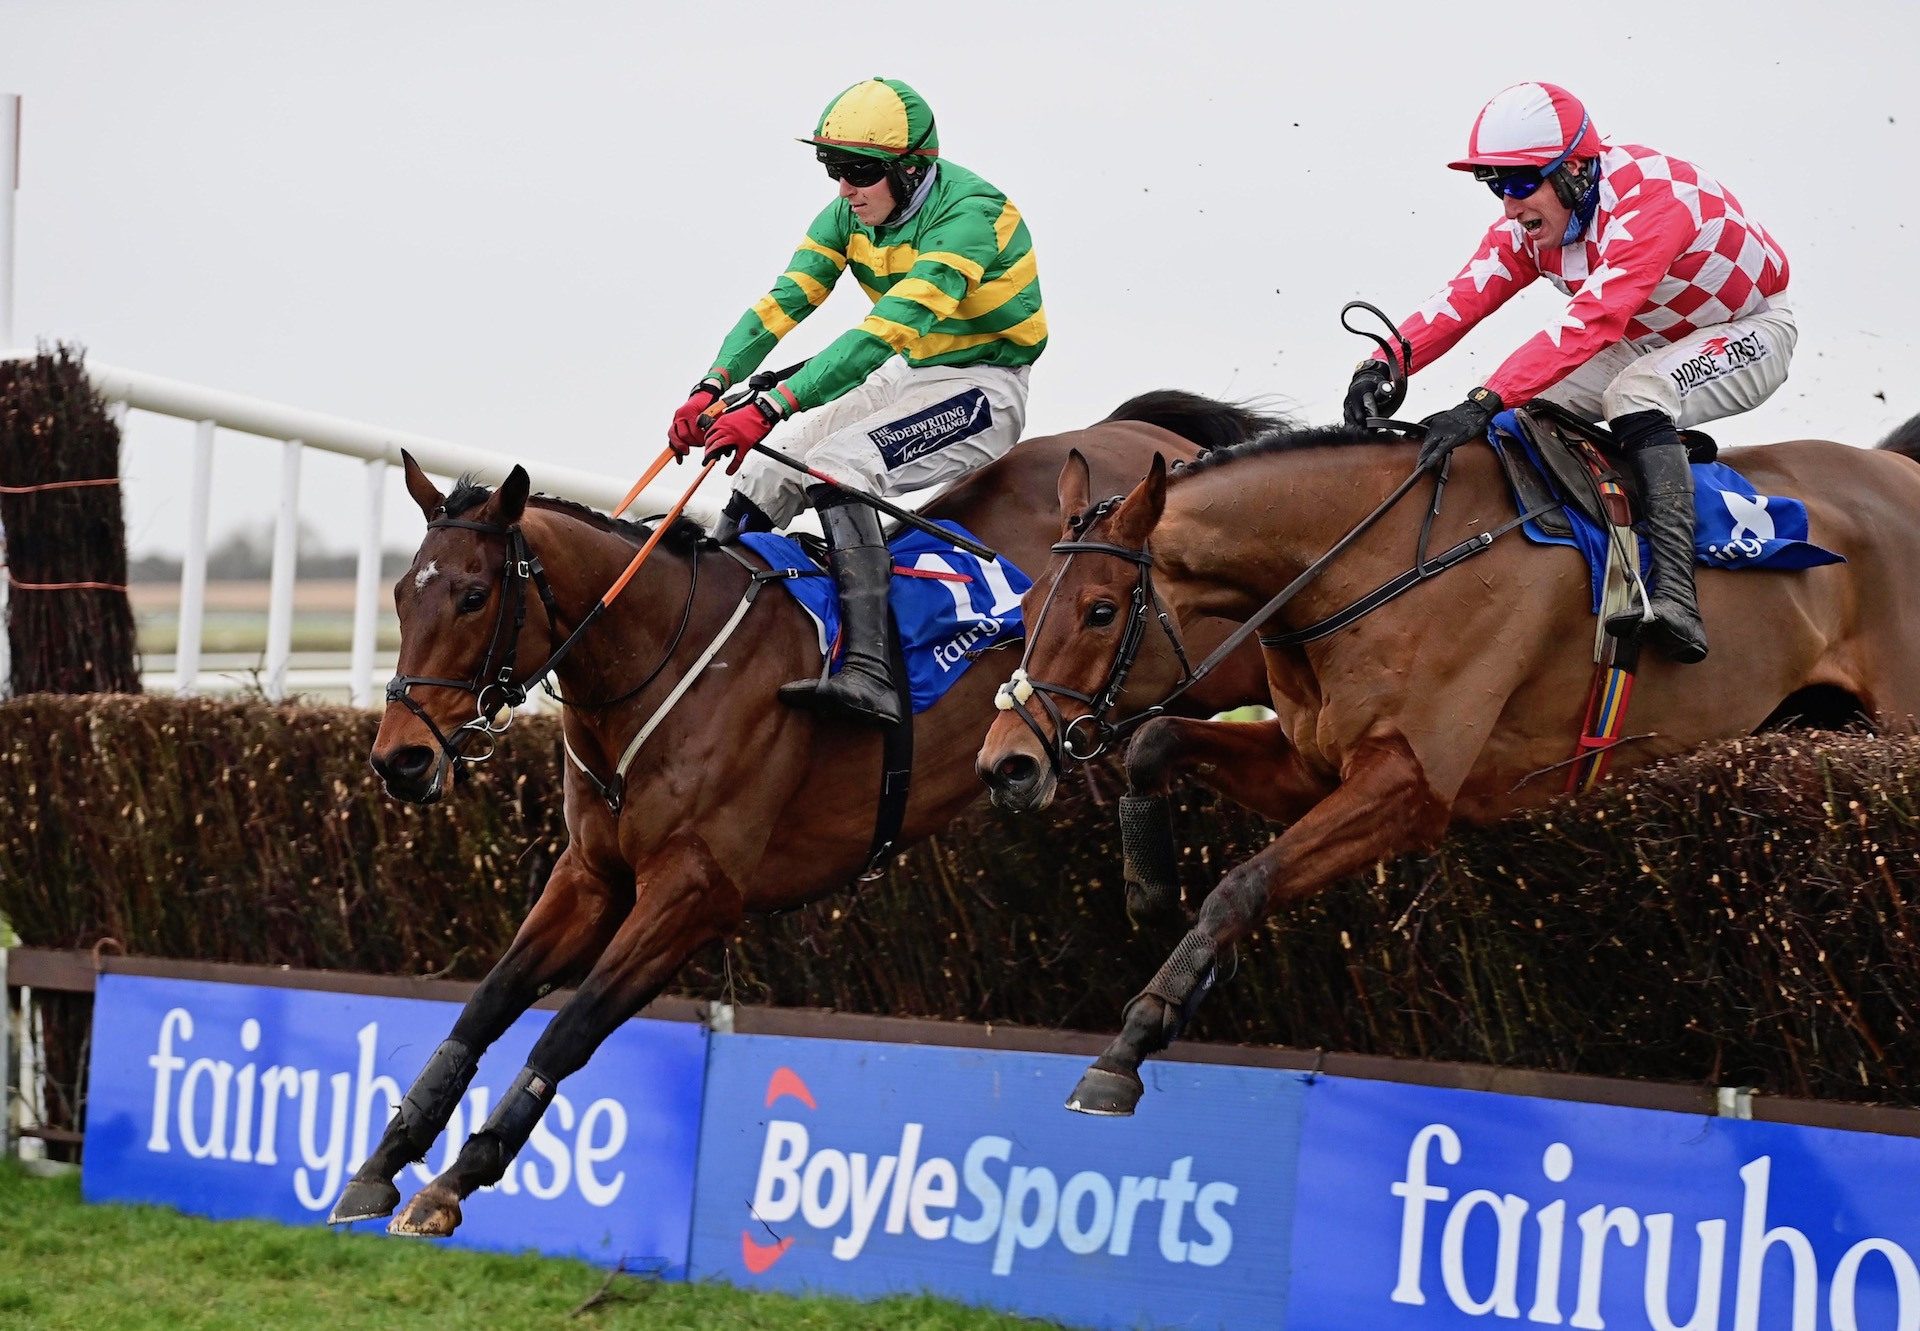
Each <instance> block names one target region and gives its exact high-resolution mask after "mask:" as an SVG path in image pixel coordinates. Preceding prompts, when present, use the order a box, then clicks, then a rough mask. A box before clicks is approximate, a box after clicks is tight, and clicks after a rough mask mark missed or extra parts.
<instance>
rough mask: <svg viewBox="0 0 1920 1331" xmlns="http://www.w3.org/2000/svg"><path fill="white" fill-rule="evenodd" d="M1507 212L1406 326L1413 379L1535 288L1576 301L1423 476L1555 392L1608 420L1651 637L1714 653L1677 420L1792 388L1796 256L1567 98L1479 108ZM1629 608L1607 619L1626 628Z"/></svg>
mask: <svg viewBox="0 0 1920 1331" xmlns="http://www.w3.org/2000/svg"><path fill="white" fill-rule="evenodd" d="M1448 165H1449V166H1450V167H1451V168H1452V169H1453V170H1456V171H1471V172H1473V174H1474V177H1475V179H1477V180H1480V181H1483V182H1484V183H1486V184H1487V185H1488V186H1489V187H1490V188H1491V189H1492V190H1493V192H1494V194H1495V196H1496V197H1498V198H1499V199H1500V201H1501V204H1502V210H1503V215H1502V217H1501V218H1500V220H1499V221H1497V222H1495V223H1494V224H1493V225H1492V226H1491V227H1490V228H1488V230H1487V233H1486V236H1485V238H1484V239H1483V240H1482V241H1481V243H1480V248H1479V250H1478V252H1476V253H1475V255H1474V256H1473V259H1472V261H1471V262H1469V263H1468V264H1467V266H1466V267H1465V268H1463V269H1461V270H1460V273H1459V275H1458V276H1457V277H1455V278H1454V279H1453V280H1452V281H1451V282H1449V283H1448V284H1447V285H1446V286H1445V287H1443V288H1441V289H1440V290H1439V291H1437V292H1435V293H1434V295H1433V296H1432V297H1431V298H1430V299H1429V300H1428V301H1427V303H1426V304H1424V305H1422V306H1421V307H1420V308H1419V309H1418V310H1417V311H1415V312H1414V313H1413V314H1412V315H1410V316H1408V318H1407V319H1406V320H1405V321H1404V322H1403V323H1402V324H1401V325H1400V333H1401V335H1402V336H1403V337H1404V338H1405V339H1406V340H1407V342H1408V344H1409V345H1410V346H1411V347H1412V350H1413V361H1412V365H1411V366H1410V367H1409V369H1410V370H1413V371H1418V370H1420V369H1422V368H1423V367H1425V366H1426V365H1428V364H1431V363H1432V362H1433V361H1435V360H1437V359H1438V358H1439V357H1440V356H1441V355H1443V354H1444V353H1445V352H1446V351H1447V350H1448V348H1450V347H1452V346H1453V345H1454V343H1456V342H1458V341H1459V340H1460V338H1461V337H1462V336H1463V335H1465V333H1466V331H1467V330H1468V329H1469V328H1471V327H1473V325H1474V324H1476V323H1478V322H1479V321H1480V320H1481V319H1484V318H1485V317H1486V316H1487V315H1489V314H1491V313H1493V311H1495V310H1497V309H1499V308H1500V306H1502V305H1503V304H1505V303H1506V301H1507V300H1508V298H1509V297H1511V296H1512V295H1514V293H1516V292H1518V291H1519V290H1520V289H1521V288H1522V287H1525V286H1526V285H1527V284H1528V283H1530V282H1532V281H1533V280H1534V279H1535V278H1539V277H1544V278H1546V279H1547V281H1549V282H1551V283H1552V284H1553V285H1554V286H1555V287H1556V288H1558V289H1559V291H1560V293H1561V294H1562V295H1564V296H1567V297H1568V298H1569V299H1568V302H1567V305H1566V308H1565V309H1563V310H1561V311H1560V312H1559V313H1558V314H1557V315H1556V316H1555V317H1554V318H1553V320H1552V321H1551V322H1550V323H1549V324H1548V325H1547V326H1546V328H1544V329H1542V330H1541V331H1540V332H1538V333H1535V334H1534V335H1533V336H1532V337H1530V338H1529V339H1527V341H1526V342H1525V343H1523V344H1522V345H1521V347H1520V349H1519V350H1518V351H1516V352H1514V353H1513V354H1512V355H1511V356H1509V357H1508V358H1507V359H1506V360H1505V361H1503V362H1502V363H1501V365H1500V367H1499V368H1498V369H1496V370H1495V371H1494V372H1493V374H1492V375H1491V376H1490V377H1489V378H1488V379H1487V381H1486V383H1485V384H1484V385H1482V386H1481V387H1479V388H1476V389H1474V390H1473V392H1471V393H1469V394H1468V395H1467V399H1466V401H1465V402H1463V403H1461V405H1459V406H1457V407H1454V408H1452V409H1451V410H1449V411H1445V412H1442V413H1440V414H1439V415H1438V416H1435V417H1433V418H1432V419H1430V420H1429V421H1428V423H1427V424H1428V433H1427V437H1426V440H1425V443H1424V445H1423V447H1422V449H1421V454H1420V459H1421V463H1422V465H1423V466H1438V465H1439V459H1441V458H1443V457H1445V456H1446V454H1447V453H1448V452H1449V451H1451V450H1452V449H1453V448H1455V447H1457V446H1459V445H1460V444H1462V443H1464V442H1466V441H1467V440H1470V439H1484V438H1485V437H1486V430H1487V424H1488V422H1489V421H1490V420H1491V419H1492V417H1493V416H1494V415H1495V414H1496V413H1498V412H1499V411H1501V410H1503V409H1504V407H1505V405H1507V404H1512V405H1514V406H1518V405H1520V404H1521V403H1523V402H1526V401H1527V400H1529V399H1531V398H1536V397H1538V398H1545V399H1547V400H1548V401H1551V402H1555V403H1557V404H1559V405H1561V406H1563V407H1566V408H1568V409H1569V410H1571V411H1573V412H1575V413H1577V414H1579V415H1581V416H1584V417H1585V418H1587V419H1588V420H1595V421H1597V420H1601V419H1604V420H1606V421H1608V422H1609V423H1610V424H1611V426H1612V429H1613V435H1614V438H1615V439H1616V440H1617V441H1618V443H1619V445H1620V447H1621V449H1622V450H1623V451H1624V453H1625V454H1626V456H1627V457H1628V459H1629V460H1630V461H1631V462H1632V464H1633V466H1634V468H1635V470H1636V471H1637V472H1638V474H1639V477H1640V482H1641V486H1642V489H1643V491H1644V494H1645V497H1646V508H1647V528H1648V532H1647V534H1648V539H1649V541H1650V543H1651V545H1652V548H1653V573H1654V590H1653V592H1652V599H1651V605H1650V607H1648V609H1649V610H1650V619H1649V620H1647V622H1646V623H1645V628H1646V630H1647V634H1648V637H1649V640H1650V641H1652V642H1653V643H1654V644H1655V645H1656V646H1658V647H1659V648H1661V650H1663V651H1664V652H1665V653H1666V654H1667V655H1668V656H1670V657H1672V658H1673V659H1674V660H1676V661H1683V662H1690V661H1698V660H1700V659H1701V658H1702V657H1704V656H1705V655H1706V654H1707V641H1706V631H1705V629H1704V627H1703V626H1702V625H1701V623H1700V611H1699V608H1698V605H1697V602H1696V600H1695V596H1694V586H1693V499H1692V496H1693V478H1692V473H1691V472H1690V471H1689V470H1688V467H1687V458H1686V448H1685V446H1684V445H1683V444H1682V443H1681V441H1680V439H1679V436H1678V433H1677V427H1683V426H1692V425H1698V424H1701V423H1702V422H1705V421H1711V420H1716V419H1718V418H1720V417H1722V416H1731V415H1733V414H1735V413H1737V412H1742V411H1748V410H1751V409H1752V408H1754V407H1757V406H1759V405H1760V404H1761V403H1762V402H1764V401H1766V400H1767V398H1769V397H1770V396H1772V394H1773V392H1774V390H1775V389H1777V388H1779V387H1780V385H1781V384H1782V383H1783V382H1785V380H1786V377H1787V366H1788V364H1789V363H1790V362H1791V360H1792V359H1793V348H1794V343H1795V341H1796V340H1797V338H1798V330H1797V328H1796V327H1795V324H1794V320H1793V314H1792V312H1791V311H1790V310H1789V309H1788V307H1787V305H1786V302H1785V299H1784V297H1785V293H1786V289H1787V260H1786V256H1785V254H1784V253H1782V252H1781V249H1780V247H1779V246H1778V245H1777V244H1775V243H1774V241H1773V238H1772V237H1771V236H1769V235H1768V234H1767V233H1766V231H1765V230H1763V229H1762V228H1761V227H1760V225H1759V223H1757V222H1755V221H1753V220H1752V219H1751V218H1749V217H1748V216H1747V214H1746V212H1745V211H1744V210H1743V209H1742V208H1741V206H1740V201H1739V200H1738V199H1736V198H1735V197H1734V196H1733V194H1732V192H1731V191H1729V190H1728V189H1726V188H1725V187H1724V186H1723V185H1721V184H1720V183H1719V182H1718V181H1716V180H1714V179H1713V178H1712V177H1711V176H1709V175H1707V174H1706V172H1704V171H1702V170H1700V169H1699V168H1698V167H1696V166H1694V165H1693V164H1691V163H1689V162H1683V161H1681V160H1680V159H1679V158H1677V157H1669V156H1667V155H1665V154H1664V153H1658V152H1655V151H1654V150H1653V149H1651V148H1643V147H1639V146H1636V145H1633V144H1615V143H1609V142H1606V141H1605V140H1603V139H1602V138H1601V136H1600V131H1599V129H1598V128H1597V127H1596V126H1595V125H1594V123H1593V119H1592V117H1591V116H1590V115H1589V114H1588V113H1587V110H1586V108H1585V107H1584V106H1582V105H1581V104H1580V102H1579V101H1578V100H1577V99H1576V98H1575V97H1574V96H1573V95H1572V94H1571V93H1569V92H1567V91H1566V90H1565V89H1564V88H1559V87H1556V86H1554V85H1553V84H1551V83H1519V84H1515V85H1514V86H1513V87H1511V88H1508V89H1506V90H1505V91H1503V92H1501V93H1500V94H1499V95H1498V96H1496V97H1495V98H1494V99H1493V100H1492V101H1490V102H1488V103H1487V104H1486V106H1485V107H1484V108H1482V109H1481V112H1480V115H1479V117H1478V118H1477V119H1476V120H1475V121H1474V125H1473V131H1472V133H1471V134H1470V135H1469V136H1468V140H1467V154H1466V156H1464V157H1462V158H1461V159H1460V160H1458V161H1456V162H1450V163H1448ZM1386 378H1387V367H1386V363H1385V362H1384V361H1383V360H1381V359H1379V358H1378V357H1374V358H1370V359H1369V360H1366V361H1363V362H1361V364H1360V367H1359V369H1358V370H1356V371H1355V374H1354V378H1353V383H1352V385H1351V387H1350V388H1349V389H1348V393H1347V400H1346V414H1347V418H1348V420H1349V422H1350V423H1354V424H1358V423H1359V421H1360V420H1361V419H1362V418H1364V417H1365V416H1366V415H1368V414H1370V410H1369V401H1368V400H1369V399H1370V398H1371V397H1373V396H1374V395H1375V394H1376V393H1377V391H1378V390H1379V388H1380V386H1381V384H1382V383H1383V382H1384V381H1385V380H1386ZM1646 618H1647V617H1646V616H1644V615H1643V612H1642V610H1641V609H1640V608H1638V607H1636V608H1635V609H1634V610H1633V611H1631V612H1630V613H1629V614H1626V615H1622V616H1619V617H1618V620H1617V622H1616V623H1615V624H1612V625H1610V627H1613V628H1615V629H1616V631H1620V632H1631V631H1633V628H1634V626H1636V625H1639V624H1641V623H1642V622H1643V619H1646Z"/></svg>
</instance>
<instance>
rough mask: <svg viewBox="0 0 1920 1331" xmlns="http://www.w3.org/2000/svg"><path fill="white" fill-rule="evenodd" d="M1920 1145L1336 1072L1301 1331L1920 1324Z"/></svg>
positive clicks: (1313, 1202) (1307, 1147)
mask: <svg viewBox="0 0 1920 1331" xmlns="http://www.w3.org/2000/svg"><path fill="white" fill-rule="evenodd" d="M1916 1195H1920V1140H1914V1139H1910V1138H1905V1137H1888V1136H1877V1135H1874V1134H1871V1133H1859V1132H1838V1131H1832V1130H1829V1129H1822V1128H1806V1127H1796V1126H1788V1125H1784V1124H1771V1123H1754V1122H1746V1121H1742V1120H1737V1119H1729V1118H1715V1117H1709V1116H1703V1115H1696V1114H1677V1113H1668V1112H1663V1111H1658V1110H1648V1109H1625V1108H1619V1107H1615V1106H1608V1105H1588V1104H1578V1103H1573V1102H1569V1101H1560V1100H1542V1099H1532V1098H1526V1097H1520V1096H1508V1095H1491V1094H1485V1093H1481V1092H1474V1091H1455V1090H1439V1089H1435V1088H1432V1087H1423V1086H1404V1085H1394V1084H1389V1083H1384V1082H1368V1081H1356V1080H1348V1079H1345V1078H1339V1077H1324V1078H1320V1079H1319V1080H1318V1081H1317V1082H1316V1083H1315V1084H1314V1085H1313V1086H1312V1087H1311V1088H1310V1089H1309V1090H1308V1093H1307V1112H1306V1129H1305V1132H1304V1134H1303V1136H1302V1139H1301V1153H1300V1173H1299V1192H1298V1197H1297V1202H1296V1210H1295V1224H1294V1263H1293V1265H1294V1272H1295V1276H1294V1286H1293V1290H1292V1295H1291V1306H1292V1308H1293V1318H1292V1320H1291V1322H1290V1323H1289V1326H1290V1328H1291V1331H1347V1329H1348V1328H1352V1327H1368V1328H1377V1329H1378V1331H1403V1329H1404V1331H1413V1329H1414V1328H1419V1331H1453V1329H1455V1328H1458V1329H1460V1331H1464V1329H1465V1328H1486V1327H1491V1326H1499V1325H1503V1324H1512V1323H1516V1322H1517V1323H1521V1324H1525V1325H1544V1326H1569V1327H1580V1328H1596V1329H1597V1328H1609V1329H1610V1331H1641V1329H1643V1328H1645V1329H1649V1331H1676V1329H1680V1331H1722V1329H1723V1328H1725V1329H1726V1331H1883V1329H1884V1331H1896V1328H1898V1329H1899V1331H1911V1329H1912V1328H1916V1327H1920V1265H1916V1258H1920V1205H1917V1204H1916V1202H1915V1197H1916Z"/></svg>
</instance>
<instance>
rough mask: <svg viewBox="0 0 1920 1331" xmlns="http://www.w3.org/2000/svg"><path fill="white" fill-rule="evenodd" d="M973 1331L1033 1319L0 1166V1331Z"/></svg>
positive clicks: (9, 1164)
mask: <svg viewBox="0 0 1920 1331" xmlns="http://www.w3.org/2000/svg"><path fill="white" fill-rule="evenodd" d="M409 1322H421V1323H431V1324H432V1325H434V1326H436V1327H441V1328H447V1329H448V1331H457V1329H458V1328H474V1331H502V1328H509V1327H511V1328H521V1327H556V1328H583V1329H584V1328H592V1329H594V1331H599V1329H600V1328H621V1329H622V1331H667V1329H668V1328H674V1329H675V1331H679V1329H681V1328H684V1329H685V1331H696V1329H697V1331H709V1329H711V1331H748V1329H749V1328H753V1329H755V1331H760V1329H762V1328H769V1329H770V1328H779V1329H780V1331H786V1329H787V1328H820V1331H828V1329H829V1328H831V1329H832V1331H841V1329H842V1328H855V1329H857V1328H874V1331H881V1329H882V1328H885V1329H886V1331H894V1329H895V1328H912V1329H913V1331H976V1329H984V1328H989V1327H1016V1326H1025V1327H1032V1326H1034V1325H1036V1324H1035V1323H1032V1322H1028V1321H1024V1320H1022V1319H1019V1318H1014V1317H1008V1316H1005V1315H1003V1314H997V1313H990V1312H983V1311H980V1310H977V1309H971V1308H964V1307H961V1306H959V1305H957V1304H951V1303H945V1302H941V1301H939V1300H936V1299H932V1298H925V1297H922V1298H894V1299H887V1300H884V1301H881V1302H877V1303H857V1302H853V1301H851V1300H846V1299H833V1298H805V1299H802V1298H792V1297H788V1296H786V1295H781V1294H762V1293H749V1292H747V1291H743V1290H738V1289H734V1288H732V1287H731V1286H727V1285H720V1284H691V1285H689V1284H666V1283H661V1282H657V1281H649V1280H644V1279H641V1278H638V1277H633V1276H626V1275H620V1276H615V1277H613V1278H612V1279H611V1280H609V1277H608V1274H607V1272H606V1271H604V1270H601V1269H599V1268H597V1267H593V1266H589V1265H587V1264H585V1263H582V1262H571V1261H559V1260H555V1259H551V1258H544V1257H536V1256H532V1255H526V1256H505V1255H501V1254H493V1253H478V1252H468V1251H465V1250H462V1249H457V1248H446V1247H437V1246H433V1245H430V1244H426V1243H399V1242H394V1241H391V1240H387V1239H383V1238H380V1237H378V1236H376V1235H362V1234H344V1233H342V1234H336V1233H331V1232H329V1231H326V1230H321V1229H293V1228H287V1227H283V1226H280V1225H272V1224H265V1223H259V1222H253V1221H225V1222H220V1223H215V1222H213V1221H210V1220H200V1219H195V1218H193V1217H190V1216H183V1215H180V1214H179V1213H177V1212H174V1211H169V1210H166V1209H164V1208H161V1207H153V1206H88V1205H85V1204H84V1203H83V1202H82V1201H81V1200H80V1180H79V1178H78V1177H77V1176H74V1175H68V1176H65V1177H60V1178H39V1177H35V1176H32V1175H29V1174H27V1173H25V1172H23V1171H22V1170H21V1169H20V1168H19V1166H17V1165H16V1164H14V1163H13V1162H12V1161H8V1160H0V1326H5V1327H9V1328H14V1327H18V1328H23V1329H25V1328H35V1329H36V1331H37V1329H40V1328H45V1329H47V1331H54V1329H56V1328H72V1329H73V1331H81V1329H82V1328H84V1329H85V1331H95V1329H96V1328H114V1329H116V1331H117V1329H118V1328H129V1329H136V1331H137V1329H138V1328H155V1329H156V1331H158V1329H159V1328H166V1329H167V1331H181V1329H184V1328H226V1327H231V1328H234V1329H235V1331H255V1329H256V1328H259V1327H324V1328H326V1329H327V1331H350V1329H351V1328H355V1327H381V1328H386V1327H391V1326H394V1325H398V1324H403V1323H409Z"/></svg>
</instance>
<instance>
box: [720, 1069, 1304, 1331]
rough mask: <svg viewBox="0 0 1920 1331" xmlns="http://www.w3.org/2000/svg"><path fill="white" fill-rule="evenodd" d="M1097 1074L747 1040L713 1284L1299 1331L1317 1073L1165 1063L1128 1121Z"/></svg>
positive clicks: (731, 1125) (732, 1074)
mask: <svg viewBox="0 0 1920 1331" xmlns="http://www.w3.org/2000/svg"><path fill="white" fill-rule="evenodd" d="M1086 1062H1087V1060H1086V1059H1084V1058H1078V1057H1073V1058H1069V1057H1065V1056H1062V1055H1057V1054H1015V1053H1005V1052H995V1051H990V1050H968V1049H944V1048H936V1047H931V1046H924V1045H872V1044H859V1043H851V1042H846V1041H839V1040H810V1039H786V1038H779V1037H772V1036H745V1035H742V1036H730V1037H724V1038H720V1039H717V1040H715V1042H714V1045H713V1054H712V1058H711V1060H710V1062H709V1066H708V1083H707V1087H708V1094H707V1118H706V1124H705V1127H704V1130H703V1135H702V1139H701V1146H700V1191H699V1198H698V1204H697V1206H696V1209H695V1213H694V1237H693V1253H692V1264H691V1273H692V1275H693V1276H694V1277H695V1278H704V1277H716V1276H717V1277H719V1278H721V1279H723V1280H726V1281H729V1282H731V1283H734V1284H738V1285H744V1286H747V1287H768V1286H774V1287H779V1288H783V1289H789V1290H803V1289H813V1290H828V1291H833V1292H838V1293H844V1294H851V1295H856V1296H863V1297H871V1296H877V1295H881V1294H887V1293H895V1292H917V1291H921V1290H928V1291H932V1292H934V1293H938V1294H941V1295H944V1296H946V1297H950V1298H955V1299H960V1300H963V1301H965V1302H968V1303H973V1304H980V1305H985V1306H991V1307H997V1308H1002V1309H1007V1310H1009V1311H1014V1312H1019V1313H1024V1314H1027V1315H1030V1316H1041V1317H1050V1318H1057V1319H1060V1320H1062V1321H1065V1322H1068V1323H1071V1324H1073V1325H1075V1326H1089V1325H1091V1326H1112V1327H1148V1326H1179V1327H1236V1328H1245V1327H1277V1326H1281V1325H1284V1324H1285V1320H1286V1308H1287V1294H1286V1290H1287V1279H1288V1270H1287V1253H1288V1248H1289V1242H1290V1231H1291V1228H1292V1224H1293V1205H1292V1198H1293V1169H1294V1155H1295V1146H1296V1137H1297V1131H1298V1124H1299V1118H1300V1100H1301V1091H1302V1085H1303V1083H1302V1079H1301V1078H1300V1077H1298V1076H1296V1075H1294V1074H1291V1073H1284V1072H1275V1071H1271V1070H1267V1069H1254V1068H1232V1067H1221V1066H1200V1065H1195V1064H1179V1063H1163V1062H1150V1063H1149V1064H1147V1067H1146V1073H1147V1082H1148V1091H1147V1095H1146V1098H1145V1100H1144V1101H1143V1102H1142V1104H1141V1107H1140V1111H1139V1113H1138V1114H1137V1115H1136V1116H1135V1117H1133V1118H1128V1119H1105V1118H1088V1117H1085V1116H1082V1115H1078V1114H1071V1113H1068V1112H1067V1111H1066V1110H1065V1109H1064V1108H1062V1103H1063V1102H1064V1100H1065V1099H1066V1096H1067V1093H1068V1092H1069V1091H1070V1090H1071V1089H1072V1088H1073V1085H1074V1083H1075V1081H1076V1079H1077V1078H1078V1077H1079V1075H1080V1073H1081V1071H1082V1070H1083V1069H1084V1068H1085V1066H1086Z"/></svg>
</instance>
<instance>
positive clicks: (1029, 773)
mask: <svg viewBox="0 0 1920 1331" xmlns="http://www.w3.org/2000/svg"><path fill="white" fill-rule="evenodd" d="M1039 774H1040V764H1039V763H1037V762H1035V761H1034V760H1033V759H1032V758H1031V757H1030V756H1028V755H1027V754H1024V753H1010V754H1008V755H1007V756H1006V757H1005V758H1002V759H1001V760H1000V763H999V765H998V766H996V767H995V768H994V769H993V777H994V780H995V781H996V782H997V783H999V784H1000V785H1001V786H1003V787H1010V786H1012V787H1018V786H1030V785H1032V784H1033V782H1034V780H1035V778H1037V777H1038V776H1039Z"/></svg>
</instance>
